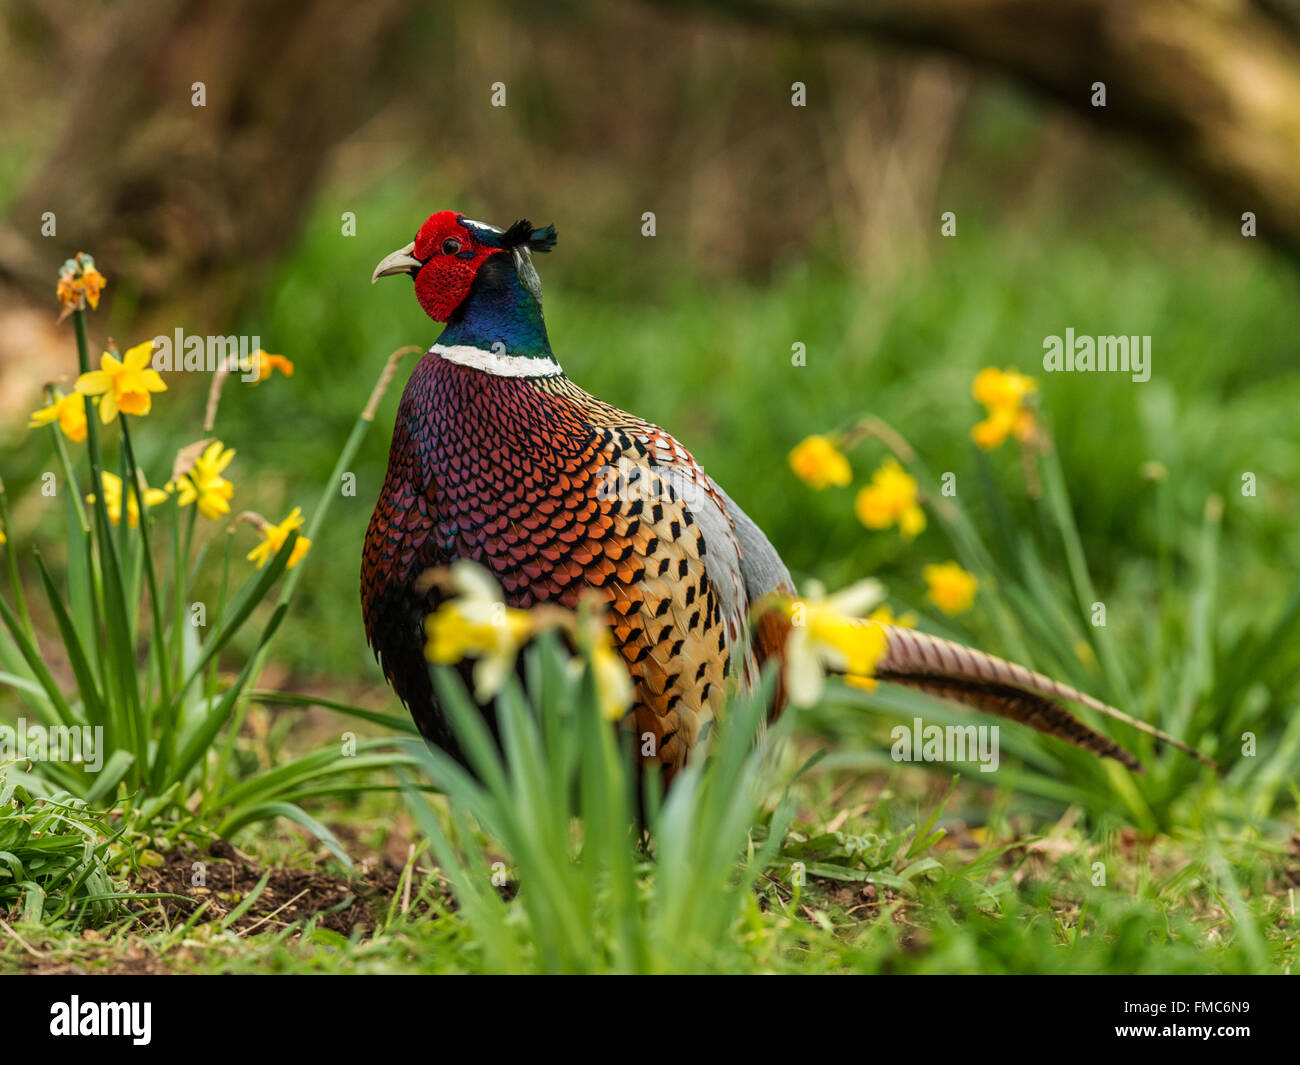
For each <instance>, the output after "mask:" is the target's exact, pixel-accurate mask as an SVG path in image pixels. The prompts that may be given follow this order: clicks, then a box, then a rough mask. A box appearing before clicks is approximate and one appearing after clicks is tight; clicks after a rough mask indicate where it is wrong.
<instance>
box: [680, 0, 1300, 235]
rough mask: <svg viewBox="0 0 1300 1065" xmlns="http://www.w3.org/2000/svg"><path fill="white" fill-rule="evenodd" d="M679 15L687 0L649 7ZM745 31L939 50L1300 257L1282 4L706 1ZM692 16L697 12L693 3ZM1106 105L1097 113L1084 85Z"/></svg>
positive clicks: (1291, 19) (1293, 80)
mask: <svg viewBox="0 0 1300 1065" xmlns="http://www.w3.org/2000/svg"><path fill="white" fill-rule="evenodd" d="M657 2H658V3H659V4H661V5H667V6H673V7H676V8H682V9H684V8H685V7H686V6H687V4H686V2H685V0H657ZM707 3H708V6H710V7H712V8H713V9H715V10H717V11H720V12H725V13H727V14H729V15H734V16H736V17H738V18H741V19H744V20H746V21H748V22H751V23H762V24H766V25H770V26H773V27H776V28H780V29H782V30H786V31H789V30H795V31H798V32H803V33H808V34H813V35H817V36H829V35H839V36H843V35H855V34H856V35H860V36H863V37H875V38H882V39H887V40H892V41H895V42H898V43H901V44H905V45H909V46H916V47H922V48H932V49H938V50H941V51H944V52H949V53H953V54H956V55H960V56H963V57H965V58H968V59H970V60H973V61H975V62H977V63H982V64H987V65H989V66H991V67H992V68H994V69H996V70H998V71H1001V72H1005V73H1007V74H1010V75H1011V76H1013V77H1015V78H1017V79H1019V80H1020V81H1022V82H1024V83H1026V84H1028V85H1030V86H1031V87H1033V88H1034V89H1036V90H1038V91H1040V92H1042V93H1045V94H1047V95H1049V96H1051V97H1053V98H1055V99H1057V100H1060V101H1061V102H1063V103H1065V104H1067V105H1068V106H1070V107H1072V108H1074V109H1076V110H1079V111H1081V112H1083V113H1084V114H1086V115H1087V116H1088V117H1089V118H1091V119H1092V120H1093V121H1094V122H1096V123H1098V124H1099V125H1101V126H1103V127H1105V128H1110V129H1115V130H1120V131H1123V132H1126V133H1128V134H1130V135H1135V136H1136V137H1137V138H1139V139H1140V140H1141V141H1143V142H1146V143H1149V144H1152V145H1154V146H1155V147H1156V148H1157V150H1158V151H1160V153H1161V154H1162V155H1163V156H1164V157H1165V158H1167V159H1169V160H1171V161H1172V162H1173V163H1174V164H1175V165H1176V166H1178V167H1180V168H1181V169H1183V170H1184V171H1186V172H1187V173H1188V174H1190V175H1191V176H1192V177H1193V178H1194V179H1196V180H1197V181H1198V182H1199V184H1200V185H1201V186H1202V187H1203V188H1204V189H1205V191H1207V192H1208V193H1209V194H1210V196H1211V197H1212V198H1213V199H1214V200H1215V201H1216V202H1217V203H1219V204H1220V205H1221V206H1222V207H1223V208H1224V219H1223V224H1224V226H1225V228H1231V229H1232V230H1233V231H1239V230H1240V227H1241V225H1242V221H1241V216H1242V215H1243V214H1244V213H1245V212H1247V211H1249V212H1252V213H1253V214H1254V215H1255V216H1256V220H1257V225H1258V232H1259V235H1260V236H1261V237H1264V238H1267V239H1269V240H1271V241H1273V242H1275V243H1277V244H1278V245H1280V246H1282V247H1283V248H1285V249H1286V250H1287V251H1289V252H1290V253H1291V254H1292V255H1300V7H1288V6H1286V4H1285V2H1284V0H1273V2H1272V3H1269V4H1264V3H1260V2H1251V0H874V2H871V3H862V2H855V0H707ZM691 7H692V9H693V10H695V11H698V10H699V6H698V4H692V5H691ZM1096 82H1102V83H1104V84H1105V86H1106V106H1105V107H1094V106H1093V105H1092V96H1093V85H1094V83H1096Z"/></svg>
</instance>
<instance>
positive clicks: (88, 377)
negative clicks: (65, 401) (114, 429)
mask: <svg viewBox="0 0 1300 1065" xmlns="http://www.w3.org/2000/svg"><path fill="white" fill-rule="evenodd" d="M152 352H153V341H152V340H146V341H145V342H144V343H143V344H137V345H136V346H135V347H133V348H129V349H127V353H126V354H125V355H124V356H123V357H122V358H121V360H119V359H117V358H116V357H115V356H114V355H112V354H111V353H110V352H107V351H106V352H104V355H103V357H102V358H101V359H100V360H99V369H98V370H91V371H90V372H89V373H83V374H82V375H81V376H80V377H78V378H77V391H78V392H80V393H81V394H82V395H86V396H99V397H100V400H99V420H100V421H101V422H103V423H104V424H105V425H107V424H108V423H109V422H111V421H112V420H113V419H114V418H116V417H117V415H118V412H119V411H121V412H122V413H123V414H138V415H144V414H148V413H149V410H150V408H151V407H152V406H153V399H152V397H151V396H150V393H151V392H165V391H167V386H166V385H165V384H164V383H163V379H162V377H161V376H160V375H159V373H158V371H157V370H155V369H153V368H152V367H151V366H150V365H149V357H150V355H151V354H152Z"/></svg>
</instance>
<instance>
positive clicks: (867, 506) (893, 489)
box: [853, 458, 925, 540]
mask: <svg viewBox="0 0 1300 1065" xmlns="http://www.w3.org/2000/svg"><path fill="white" fill-rule="evenodd" d="M853 511H854V513H855V514H857V516H858V521H860V522H862V524H863V525H865V526H866V527H867V528H868V529H888V528H889V527H890V526H891V525H894V524H897V525H898V531H899V532H900V533H901V534H902V536H903V539H904V540H911V539H913V538H915V536H916V534H917V533H919V532H920V531H921V530H922V529H924V528H925V511H923V510H922V509H921V507H920V504H919V503H917V491H916V478H915V477H913V476H912V475H911V474H909V473H907V472H905V471H904V470H903V468H902V467H901V466H900V465H899V464H898V462H897V460H895V459H893V458H887V459H885V461H884V462H882V463H881V464H880V468H879V469H878V470H876V472H875V473H873V474H872V475H871V483H870V484H868V485H864V486H863V487H862V488H861V489H860V490H859V491H858V497H857V499H856V500H855V501H854V503H853Z"/></svg>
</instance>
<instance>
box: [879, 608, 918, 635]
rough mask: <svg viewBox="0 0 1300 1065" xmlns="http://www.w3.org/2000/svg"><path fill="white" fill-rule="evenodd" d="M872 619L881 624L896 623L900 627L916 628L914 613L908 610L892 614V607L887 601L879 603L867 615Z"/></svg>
mask: <svg viewBox="0 0 1300 1065" xmlns="http://www.w3.org/2000/svg"><path fill="white" fill-rule="evenodd" d="M867 617H868V618H870V619H871V620H872V621H878V622H879V623H880V624H881V625H896V626H897V627H898V628H900V629H914V628H916V621H917V618H916V613H915V611H912V610H909V611H908V612H907V613H906V614H899V615H898V617H895V616H894V608H893V607H891V606H890V605H889V604H888V603H881V604H880V606H878V607H876V609H875V610H873V611H872V612H871V613H870V614H868V615H867Z"/></svg>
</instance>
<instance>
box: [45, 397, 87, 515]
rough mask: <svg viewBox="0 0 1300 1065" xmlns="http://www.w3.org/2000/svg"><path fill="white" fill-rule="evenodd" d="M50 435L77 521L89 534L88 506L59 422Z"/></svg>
mask: <svg viewBox="0 0 1300 1065" xmlns="http://www.w3.org/2000/svg"><path fill="white" fill-rule="evenodd" d="M51 398H53V397H51ZM50 436H51V437H53V439H54V453H55V454H56V455H58V457H59V465H60V466H62V467H63V476H64V479H65V480H66V481H67V482H68V489H69V492H70V494H71V496H72V507H73V509H74V510H75V511H76V512H77V521H78V522H80V523H81V531H82V532H83V533H84V534H85V535H86V536H89V535H90V519H88V518H87V517H86V508H85V507H84V506H83V505H82V503H81V493H80V492H78V491H77V475H76V474H75V473H74V472H73V470H72V460H71V459H70V458H68V446H67V444H65V443H64V442H63V433H62V432H61V431H60V430H59V427H58V425H57V424H52V425H51V426H50Z"/></svg>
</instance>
